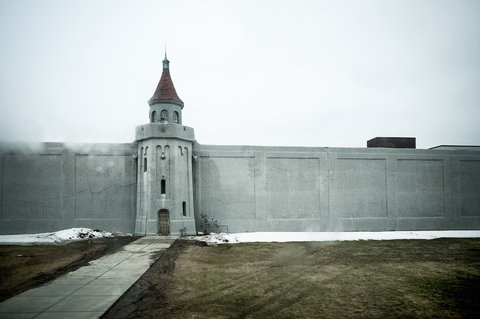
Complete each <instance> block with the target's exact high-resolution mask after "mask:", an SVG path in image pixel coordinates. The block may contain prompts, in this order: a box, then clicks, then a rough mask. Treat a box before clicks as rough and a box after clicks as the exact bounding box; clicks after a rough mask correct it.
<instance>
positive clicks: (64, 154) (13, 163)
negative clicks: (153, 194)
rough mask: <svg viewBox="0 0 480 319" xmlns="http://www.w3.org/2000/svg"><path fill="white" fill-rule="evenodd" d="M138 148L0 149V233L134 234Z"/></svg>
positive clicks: (35, 146)
mask: <svg viewBox="0 0 480 319" xmlns="http://www.w3.org/2000/svg"><path fill="white" fill-rule="evenodd" d="M135 155H136V145H135V144H73V145H66V144H62V143H40V144H13V143H10V144H6V143H4V144H0V181H1V183H0V196H1V197H0V233H1V234H16V233H36V232H48V231H54V230H59V229H65V228H70V227H89V228H94V229H95V228H98V229H102V230H109V231H122V232H133V231H134V219H135V207H136V160H135V158H134V156H135Z"/></svg>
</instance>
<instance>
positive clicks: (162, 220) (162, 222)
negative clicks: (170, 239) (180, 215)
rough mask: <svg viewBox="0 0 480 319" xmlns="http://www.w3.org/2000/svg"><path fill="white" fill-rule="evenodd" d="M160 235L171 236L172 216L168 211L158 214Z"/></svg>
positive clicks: (163, 210)
mask: <svg viewBox="0 0 480 319" xmlns="http://www.w3.org/2000/svg"><path fill="white" fill-rule="evenodd" d="M158 234H159V235H160V236H168V235H170V214H169V213H168V210H166V209H162V210H160V211H159V212H158Z"/></svg>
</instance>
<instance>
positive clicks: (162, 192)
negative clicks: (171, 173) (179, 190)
mask: <svg viewBox="0 0 480 319" xmlns="http://www.w3.org/2000/svg"><path fill="white" fill-rule="evenodd" d="M166 189H167V185H166V183H165V178H162V182H161V185H160V193H161V194H162V195H165V194H166Z"/></svg>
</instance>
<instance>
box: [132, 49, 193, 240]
mask: <svg viewBox="0 0 480 319" xmlns="http://www.w3.org/2000/svg"><path fill="white" fill-rule="evenodd" d="M169 63H170V62H169V61H168V60H167V55H166V54H165V59H164V60H163V72H162V77H161V78H160V82H159V83H158V86H157V89H156V90H155V93H154V94H153V96H152V98H151V99H150V100H149V101H148V104H149V105H150V112H149V115H150V123H148V124H144V125H140V126H138V127H137V128H136V132H135V133H136V134H135V139H136V142H137V145H138V165H137V170H138V172H137V214H136V220H135V233H136V234H139V235H146V234H160V235H169V234H179V233H181V232H186V233H188V234H194V233H195V220H194V214H193V185H192V182H193V180H192V147H193V142H194V140H195V134H194V132H193V129H192V128H191V127H187V126H183V125H182V109H183V102H182V100H181V99H180V98H179V97H178V95H177V92H176V91H175V87H174V86H173V82H172V78H171V77H170V69H169Z"/></svg>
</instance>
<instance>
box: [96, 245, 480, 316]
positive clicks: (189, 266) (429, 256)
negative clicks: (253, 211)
mask: <svg viewBox="0 0 480 319" xmlns="http://www.w3.org/2000/svg"><path fill="white" fill-rule="evenodd" d="M132 288H133V289H131V290H129V291H128V292H127V293H126V294H125V295H124V296H122V297H121V298H120V299H119V300H118V301H117V303H116V304H115V305H114V306H113V307H112V308H111V309H110V310H109V312H108V313H106V315H105V316H104V317H103V318H262V317H266V318H292V317H300V318H318V317H321V318H398V317H402V318H419V317H421V318H479V317H480V239H436V240H428V241H427V240H395V241H355V242H328V243H325V242H323V243H319V242H317V243H312V242H310V243H250V244H236V245H220V246H208V247H204V246H200V245H199V244H198V243H194V242H188V241H184V240H177V242H176V243H175V244H174V245H173V246H172V247H171V249H169V250H167V252H166V254H164V255H163V256H162V257H161V258H160V259H159V260H158V261H157V262H156V263H155V264H154V266H153V267H152V268H151V269H150V270H149V271H148V272H147V273H146V274H145V275H144V276H142V278H141V279H140V280H139V281H138V282H137V284H136V285H135V286H133V287H132Z"/></svg>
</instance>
